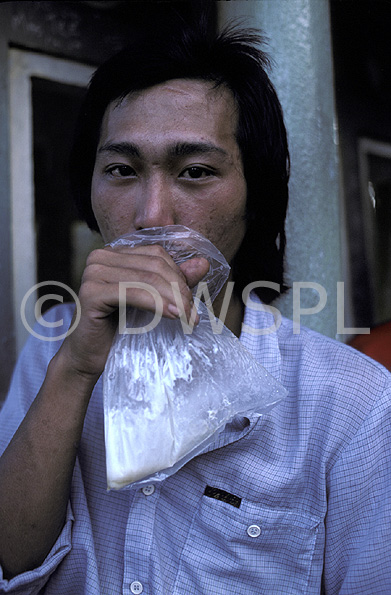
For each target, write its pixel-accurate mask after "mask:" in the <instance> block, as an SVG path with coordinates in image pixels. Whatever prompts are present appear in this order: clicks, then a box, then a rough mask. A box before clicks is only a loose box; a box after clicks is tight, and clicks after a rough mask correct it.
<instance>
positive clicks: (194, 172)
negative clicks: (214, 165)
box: [181, 165, 213, 180]
mask: <svg viewBox="0 0 391 595" xmlns="http://www.w3.org/2000/svg"><path fill="white" fill-rule="evenodd" d="M212 175H213V171H212V170H210V169H207V168H206V167H201V166H200V165H192V166H191V167H187V168H186V169H185V170H184V171H183V172H182V174H181V177H182V178H187V179H190V180H198V179H200V178H207V177H208V176H212Z"/></svg>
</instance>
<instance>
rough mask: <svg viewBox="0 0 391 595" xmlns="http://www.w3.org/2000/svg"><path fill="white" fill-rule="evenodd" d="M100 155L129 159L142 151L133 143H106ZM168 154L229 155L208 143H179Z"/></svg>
mask: <svg viewBox="0 0 391 595" xmlns="http://www.w3.org/2000/svg"><path fill="white" fill-rule="evenodd" d="M98 153H117V154H119V155H127V156H128V157H141V151H140V149H139V148H138V147H137V145H134V144H133V143H130V142H127V141H123V142H117V143H116V142H113V143H110V142H108V143H106V144H104V145H102V146H101V147H99V149H98ZM167 153H168V155H169V157H186V156H187V155H195V154H197V153H198V154H200V153H201V154H202V153H203V154H206V153H219V154H220V155H222V156H224V157H227V156H228V153H227V151H226V150H225V149H223V148H222V147H219V146H218V145H214V144H213V143H206V142H197V141H196V142H178V143H175V144H173V145H170V146H169V147H168V150H167Z"/></svg>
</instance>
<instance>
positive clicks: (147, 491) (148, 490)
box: [142, 484, 155, 496]
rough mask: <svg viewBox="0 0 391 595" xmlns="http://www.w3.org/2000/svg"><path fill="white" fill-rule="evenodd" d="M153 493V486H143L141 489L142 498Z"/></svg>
mask: <svg viewBox="0 0 391 595" xmlns="http://www.w3.org/2000/svg"><path fill="white" fill-rule="evenodd" d="M154 491H155V486H154V485H153V484H151V485H149V486H144V487H143V488H142V493H143V494H144V496H151V495H152V494H153V493H154Z"/></svg>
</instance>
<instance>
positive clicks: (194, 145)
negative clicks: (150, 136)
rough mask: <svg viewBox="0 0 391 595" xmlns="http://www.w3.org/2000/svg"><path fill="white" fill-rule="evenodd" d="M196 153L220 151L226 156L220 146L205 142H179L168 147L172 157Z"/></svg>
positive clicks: (225, 152)
mask: <svg viewBox="0 0 391 595" xmlns="http://www.w3.org/2000/svg"><path fill="white" fill-rule="evenodd" d="M196 153H220V154H221V155H223V156H224V157H227V156H228V153H227V151H226V150H225V149H223V148H222V147H219V146H218V145H214V144H212V143H206V142H179V143H175V145H173V146H172V147H170V149H169V154H170V156H172V157H186V156H187V155H194V154H196Z"/></svg>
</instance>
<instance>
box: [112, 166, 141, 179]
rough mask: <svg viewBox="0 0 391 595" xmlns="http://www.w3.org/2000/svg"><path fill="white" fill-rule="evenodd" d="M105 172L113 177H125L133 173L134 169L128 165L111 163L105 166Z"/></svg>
mask: <svg viewBox="0 0 391 595" xmlns="http://www.w3.org/2000/svg"><path fill="white" fill-rule="evenodd" d="M107 172H108V173H109V174H111V175H112V176H114V177H115V178H126V177H129V176H134V175H135V171H134V169H133V168H132V167H130V165H112V166H111V167H108V168H107Z"/></svg>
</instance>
